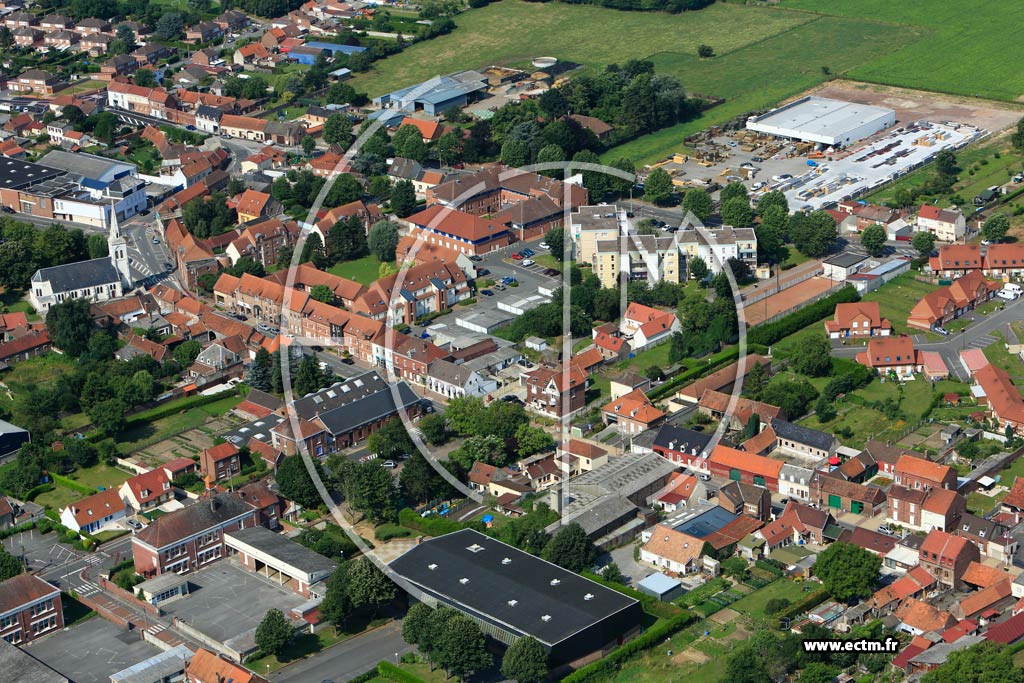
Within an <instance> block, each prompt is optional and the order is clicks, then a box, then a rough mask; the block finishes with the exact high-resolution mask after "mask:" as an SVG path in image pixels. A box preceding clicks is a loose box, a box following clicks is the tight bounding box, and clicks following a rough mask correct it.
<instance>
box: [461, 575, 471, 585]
mask: <svg viewBox="0 0 1024 683" xmlns="http://www.w3.org/2000/svg"><path fill="white" fill-rule="evenodd" d="M459 583H461V584H462V585H463V586H465V585H466V584H467V583H469V579H467V578H466V577H465V576H463V577H462V578H461V579H459Z"/></svg>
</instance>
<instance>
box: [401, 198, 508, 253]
mask: <svg viewBox="0 0 1024 683" xmlns="http://www.w3.org/2000/svg"><path fill="white" fill-rule="evenodd" d="M404 220H405V223H406V225H407V232H406V234H407V236H409V237H412V238H413V239H415V240H417V241H421V242H423V243H424V244H430V245H437V246H441V247H444V248H446V249H450V250H452V251H454V252H456V253H459V254H468V255H470V256H482V255H484V254H487V253H489V252H492V251H495V250H497V249H501V248H502V247H506V246H508V245H509V244H512V242H513V236H512V233H511V232H510V230H509V228H508V226H507V225H504V224H502V223H499V222H498V221H497V220H493V219H491V218H489V217H488V216H476V215H473V214H471V213H467V212H465V211H460V210H458V209H449V208H446V207H444V206H441V205H434V206H431V207H428V208H426V209H424V210H423V211H420V212H419V213H415V214H413V215H411V216H409V217H408V218H406V219H404Z"/></svg>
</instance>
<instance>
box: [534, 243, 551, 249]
mask: <svg viewBox="0 0 1024 683" xmlns="http://www.w3.org/2000/svg"><path fill="white" fill-rule="evenodd" d="M537 248H538V249H550V247H549V246H548V243H547V242H541V243H540V244H538V245H537Z"/></svg>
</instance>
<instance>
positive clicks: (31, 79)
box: [7, 69, 67, 95]
mask: <svg viewBox="0 0 1024 683" xmlns="http://www.w3.org/2000/svg"><path fill="white" fill-rule="evenodd" d="M66 85H67V83H65V82H64V81H62V80H61V78H60V76H58V75H56V74H51V73H49V72H47V71H43V70H41V69H29V70H28V71H23V72H22V73H21V74H19V75H18V76H17V77H16V78H11V79H9V80H8V81H7V89H8V90H10V91H12V92H32V93H35V94H37V95H52V94H53V93H55V92H56V91H58V90H60V89H61V88H63V87H64V86H66Z"/></svg>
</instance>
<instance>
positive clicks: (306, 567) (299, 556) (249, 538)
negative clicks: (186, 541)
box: [224, 526, 338, 574]
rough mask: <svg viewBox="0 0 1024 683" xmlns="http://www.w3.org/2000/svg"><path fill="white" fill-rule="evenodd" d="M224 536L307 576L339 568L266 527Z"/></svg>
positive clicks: (321, 556) (240, 530)
mask: <svg viewBox="0 0 1024 683" xmlns="http://www.w3.org/2000/svg"><path fill="white" fill-rule="evenodd" d="M224 535H225V536H228V537H230V538H234V539H237V540H239V541H241V542H242V543H244V544H245V545H247V546H249V547H251V548H255V549H256V550H258V551H260V552H262V553H266V554H267V555H270V556H271V557H273V558H275V559H277V560H279V561H281V562H284V563H285V564H287V565H289V566H291V567H295V568H296V569H299V570H301V571H304V572H306V573H307V574H316V573H317V572H331V571H334V568H335V567H337V566H338V565H337V564H336V563H335V562H333V561H331V560H329V559H327V558H326V557H324V556H323V555H321V554H319V553H315V552H313V551H312V550H310V549H309V548H306V547H305V546H302V545H299V544H298V543H296V542H295V541H293V540H291V539H290V538H287V537H285V536H282V535H281V534H276V533H274V532H273V531H271V530H270V529H268V528H266V527H262V526H254V527H249V528H248V529H239V530H237V531H229V532H228V533H226V534H224Z"/></svg>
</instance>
